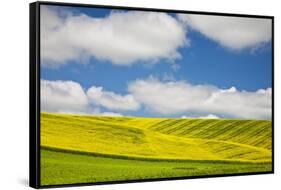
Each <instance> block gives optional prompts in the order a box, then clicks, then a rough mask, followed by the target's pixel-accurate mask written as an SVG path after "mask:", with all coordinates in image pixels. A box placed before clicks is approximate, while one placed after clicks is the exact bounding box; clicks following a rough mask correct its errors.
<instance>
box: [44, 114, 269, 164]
mask: <svg viewBox="0 0 281 190" xmlns="http://www.w3.org/2000/svg"><path fill="white" fill-rule="evenodd" d="M271 125H272V124H271V121H267V120H233V119H165V118H133V117H104V116H102V117H101V116H82V115H69V114H51V113H41V146H42V147H45V148H49V149H58V150H67V151H77V152H84V153H93V154H95V155H104V156H109V157H124V158H125V157H126V158H134V159H163V160H170V159H172V160H216V161H220V160H221V161H238V162H271Z"/></svg>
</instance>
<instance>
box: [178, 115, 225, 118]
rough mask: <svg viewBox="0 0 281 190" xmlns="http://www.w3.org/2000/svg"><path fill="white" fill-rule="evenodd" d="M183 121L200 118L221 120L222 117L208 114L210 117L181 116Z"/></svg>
mask: <svg viewBox="0 0 281 190" xmlns="http://www.w3.org/2000/svg"><path fill="white" fill-rule="evenodd" d="M181 118H182V119H186V118H200V119H219V118H220V117H219V116H217V115H214V114H208V115H204V116H197V117H194V116H185V115H183V116H181Z"/></svg>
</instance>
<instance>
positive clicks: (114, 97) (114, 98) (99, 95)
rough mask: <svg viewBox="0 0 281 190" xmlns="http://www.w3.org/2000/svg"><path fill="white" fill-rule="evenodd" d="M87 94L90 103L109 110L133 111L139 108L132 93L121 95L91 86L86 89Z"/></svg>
mask: <svg viewBox="0 0 281 190" xmlns="http://www.w3.org/2000/svg"><path fill="white" fill-rule="evenodd" d="M87 96H88V98H89V101H90V102H91V103H92V104H94V105H97V106H102V107H105V108H107V109H109V110H117V111H129V110H131V111H132V110H133V111H135V110H138V109H139V108H140V105H139V103H138V102H137V101H136V100H135V98H134V97H133V96H132V95H130V94H127V95H124V96H122V95H119V94H116V93H114V92H110V91H105V90H103V88H102V87H95V86H92V87H91V88H90V89H89V90H88V91H87Z"/></svg>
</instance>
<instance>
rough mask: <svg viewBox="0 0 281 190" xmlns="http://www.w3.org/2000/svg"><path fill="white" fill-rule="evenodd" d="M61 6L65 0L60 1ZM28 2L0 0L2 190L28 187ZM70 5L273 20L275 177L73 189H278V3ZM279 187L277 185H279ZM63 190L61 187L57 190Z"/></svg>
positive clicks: (162, 0)
mask: <svg viewBox="0 0 281 190" xmlns="http://www.w3.org/2000/svg"><path fill="white" fill-rule="evenodd" d="M61 1H62V2H64V1H63V0H61ZM29 2H32V1H30V0H28V1H23V0H6V1H1V6H0V7H1V8H0V9H1V11H0V21H1V22H0V121H1V122H0V189H3V190H9V189H13V190H17V189H28V188H29V187H28V105H29V102H28V96H29V95H28V93H29V92H28V77H29V71H28V52H29V49H28V48H29V46H28V43H29V37H28V30H29V28H28V27H29V22H28V6H29V5H28V3H29ZM68 2H76V3H89V4H104V5H107V4H108V5H110V4H114V5H120V6H122V5H123V6H139V7H153V8H163V9H165V8H166V9H184V10H192V11H213V12H228V13H243V14H261V15H263V14H264V15H273V16H275V75H276V77H275V83H276V84H277V85H275V97H276V99H275V105H276V109H275V118H276V120H275V122H276V123H275V147H277V148H276V149H275V155H276V157H275V160H276V162H275V174H274V175H272V174H269V175H256V176H242V177H224V178H209V179H192V180H178V181H166V182H150V183H148V182H147V183H133V184H121V185H103V186H90V187H79V188H71V189H85V190H86V189H96V190H118V189H122V190H141V189H146V190H148V189H155V190H157V189H161V190H171V189H173V190H178V189H179V190H180V189H190V190H197V189H208V190H211V189H216V190H220V189H223V190H225V189H228V190H231V189H235V190H237V189H254V190H258V189H263V190H264V189H278V185H279V186H280V185H281V182H280V181H281V174H280V164H279V160H280V151H278V148H279V147H280V143H281V141H280V138H279V137H281V133H280V131H281V130H280V128H281V125H280V124H281V117H279V116H280V112H281V106H280V104H278V103H279V102H280V97H281V91H280V88H279V86H280V80H281V76H280V75H279V73H280V72H281V66H280V54H279V52H280V48H281V47H280V46H281V42H280V35H281V20H280V19H281V12H280V7H281V6H280V5H278V2H279V1H277V0H263V1H259V0H255V1H245V0H231V1H225V0H211V1H208V0H172V1H171V0H138V1H137V0H134V1H133V0H104V1H98V0H80V1H79V0H68ZM279 188H280V187H279ZM61 189H64V188H61Z"/></svg>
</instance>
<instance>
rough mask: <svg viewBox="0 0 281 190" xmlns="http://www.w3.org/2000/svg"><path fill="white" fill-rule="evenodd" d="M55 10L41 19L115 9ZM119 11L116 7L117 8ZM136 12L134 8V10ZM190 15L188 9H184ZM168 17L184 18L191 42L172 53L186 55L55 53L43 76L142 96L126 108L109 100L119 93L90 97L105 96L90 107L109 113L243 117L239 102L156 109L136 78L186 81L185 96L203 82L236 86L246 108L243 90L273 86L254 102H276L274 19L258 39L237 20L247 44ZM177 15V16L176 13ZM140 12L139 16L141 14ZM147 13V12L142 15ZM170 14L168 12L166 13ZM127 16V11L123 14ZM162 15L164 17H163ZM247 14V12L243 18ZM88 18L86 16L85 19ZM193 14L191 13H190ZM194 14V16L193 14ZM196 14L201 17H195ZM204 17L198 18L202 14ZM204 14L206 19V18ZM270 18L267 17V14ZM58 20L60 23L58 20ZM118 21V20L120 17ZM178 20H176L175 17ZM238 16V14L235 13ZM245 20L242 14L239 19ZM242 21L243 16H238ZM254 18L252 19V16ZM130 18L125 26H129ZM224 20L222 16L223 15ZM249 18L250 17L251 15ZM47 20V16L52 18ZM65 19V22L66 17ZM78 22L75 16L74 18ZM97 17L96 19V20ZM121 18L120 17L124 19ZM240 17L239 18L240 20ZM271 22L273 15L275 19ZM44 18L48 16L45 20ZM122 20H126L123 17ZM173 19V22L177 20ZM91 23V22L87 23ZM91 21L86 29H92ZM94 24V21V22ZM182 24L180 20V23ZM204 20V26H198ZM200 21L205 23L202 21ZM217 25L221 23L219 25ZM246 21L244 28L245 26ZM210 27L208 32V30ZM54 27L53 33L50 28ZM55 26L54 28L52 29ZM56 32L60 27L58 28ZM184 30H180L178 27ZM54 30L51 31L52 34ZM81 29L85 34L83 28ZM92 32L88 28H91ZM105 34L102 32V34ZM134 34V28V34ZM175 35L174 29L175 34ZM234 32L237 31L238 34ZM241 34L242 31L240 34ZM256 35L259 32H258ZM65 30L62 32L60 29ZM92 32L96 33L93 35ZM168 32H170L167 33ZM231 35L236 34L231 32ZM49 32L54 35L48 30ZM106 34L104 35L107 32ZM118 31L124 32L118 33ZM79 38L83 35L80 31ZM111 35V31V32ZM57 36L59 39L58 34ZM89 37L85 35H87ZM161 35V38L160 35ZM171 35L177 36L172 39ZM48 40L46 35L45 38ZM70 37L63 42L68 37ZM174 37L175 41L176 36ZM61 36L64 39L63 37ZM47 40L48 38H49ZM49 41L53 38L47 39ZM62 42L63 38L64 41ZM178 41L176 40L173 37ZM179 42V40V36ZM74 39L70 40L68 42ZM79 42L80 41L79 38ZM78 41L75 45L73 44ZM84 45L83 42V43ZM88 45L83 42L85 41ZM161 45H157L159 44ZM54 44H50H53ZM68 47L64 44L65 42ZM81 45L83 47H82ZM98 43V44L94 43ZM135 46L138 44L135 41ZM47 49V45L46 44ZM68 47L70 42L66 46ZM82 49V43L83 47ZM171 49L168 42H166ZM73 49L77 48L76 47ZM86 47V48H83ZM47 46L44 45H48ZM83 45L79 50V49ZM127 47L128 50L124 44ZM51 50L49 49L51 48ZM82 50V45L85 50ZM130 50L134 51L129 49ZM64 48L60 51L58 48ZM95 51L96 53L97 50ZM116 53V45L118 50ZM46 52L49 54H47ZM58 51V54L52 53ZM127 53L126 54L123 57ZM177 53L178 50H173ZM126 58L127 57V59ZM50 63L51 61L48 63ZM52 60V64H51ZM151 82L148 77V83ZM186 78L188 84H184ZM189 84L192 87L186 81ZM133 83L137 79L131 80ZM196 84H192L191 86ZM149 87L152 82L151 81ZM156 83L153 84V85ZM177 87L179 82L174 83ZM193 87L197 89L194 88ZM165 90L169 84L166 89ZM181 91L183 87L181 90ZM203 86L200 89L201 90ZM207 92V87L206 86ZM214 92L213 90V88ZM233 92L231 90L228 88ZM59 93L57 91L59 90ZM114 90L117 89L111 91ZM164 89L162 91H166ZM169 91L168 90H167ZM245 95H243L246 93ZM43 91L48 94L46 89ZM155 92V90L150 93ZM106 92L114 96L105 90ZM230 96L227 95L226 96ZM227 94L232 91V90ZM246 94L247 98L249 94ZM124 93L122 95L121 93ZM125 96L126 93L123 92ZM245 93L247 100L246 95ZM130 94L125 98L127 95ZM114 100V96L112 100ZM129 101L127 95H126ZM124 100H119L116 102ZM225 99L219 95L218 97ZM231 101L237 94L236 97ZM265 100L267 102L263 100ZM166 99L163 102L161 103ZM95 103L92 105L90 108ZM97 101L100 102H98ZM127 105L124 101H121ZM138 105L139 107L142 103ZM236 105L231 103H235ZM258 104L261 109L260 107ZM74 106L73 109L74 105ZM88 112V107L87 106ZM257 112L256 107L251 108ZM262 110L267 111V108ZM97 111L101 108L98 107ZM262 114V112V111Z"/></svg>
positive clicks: (217, 89) (262, 115)
mask: <svg viewBox="0 0 281 190" xmlns="http://www.w3.org/2000/svg"><path fill="white" fill-rule="evenodd" d="M48 10H49V12H47V13H46V15H47V16H46V17H43V18H42V16H41V19H44V18H45V19H46V20H47V19H50V20H51V18H52V19H54V18H53V17H54V16H53V17H52V16H50V15H48V14H54V15H55V16H56V17H57V18H55V19H57V20H58V19H61V20H63V21H65V20H67V19H69V20H70V19H73V18H75V17H79V16H81V15H84V16H85V15H87V16H85V17H86V18H87V19H88V20H90V19H91V18H100V19H104V18H107V17H108V15H109V14H110V13H111V12H112V11H113V10H111V9H95V8H73V7H72V8H69V7H60V8H57V7H48ZM113 12H114V11H113ZM115 12H116V11H115ZM129 12H130V11H129ZM117 14H119V15H121V14H125V12H120V11H117ZM184 16H185V15H184ZM168 17H169V18H168V19H172V20H174V21H175V22H177V23H176V24H181V25H183V26H180V30H184V31H185V33H184V37H183V38H185V39H186V40H187V42H185V43H183V44H180V43H179V42H177V43H178V44H179V45H178V46H176V47H174V49H173V50H171V54H175V52H176V54H177V55H178V54H179V55H180V56H177V57H176V58H169V57H167V56H166V54H165V55H164V54H159V55H156V56H155V57H148V58H147V57H145V58H142V57H137V58H133V59H132V58H131V57H132V56H131V55H130V56H128V57H130V59H132V60H128V59H125V60H121V61H115V57H114V58H111V57H110V56H108V57H109V58H108V57H106V56H105V58H101V57H99V55H97V54H96V53H95V52H92V51H95V50H92V49H91V51H90V50H89V52H87V53H85V54H87V56H86V61H85V60H83V59H84V58H82V59H81V57H76V58H72V57H71V56H70V57H71V58H61V56H60V55H58V57H59V58H60V60H55V59H52V58H49V59H48V58H42V59H41V65H42V66H41V79H42V80H45V81H54V82H55V81H73V82H75V83H78V84H79V85H80V86H81V88H82V89H83V90H84V91H85V94H86V96H87V90H88V89H90V88H91V87H93V86H94V87H95V88H98V87H102V89H103V91H106V92H112V93H114V95H116V94H117V95H119V96H120V97H121V99H122V97H124V96H126V95H130V96H131V95H132V97H133V98H134V100H136V102H137V104H138V106H135V107H134V106H133V108H131V107H130V106H129V108H128V109H127V110H126V109H125V108H120V109H118V108H114V109H111V108H112V107H111V106H109V105H108V104H109V103H112V104H115V102H112V101H115V100H116V98H115V97H109V99H110V100H108V99H105V100H102V99H97V98H96V97H95V98H94V99H93V98H90V100H89V101H91V100H94V101H99V100H100V101H101V102H94V103H89V105H90V106H87V107H88V108H87V110H89V109H90V110H98V111H97V112H98V113H103V112H108V113H118V114H122V115H133V116H143V117H181V116H187V117H205V116H206V117H207V116H214V117H243V115H239V114H238V115H237V114H235V113H234V114H233V112H234V111H235V110H236V111H237V108H233V109H234V111H233V112H231V111H228V110H226V111H225V112H224V110H223V109H222V108H217V109H213V110H212V109H210V108H209V107H208V106H202V108H200V109H197V108H193V107H194V106H193V105H187V106H186V107H181V106H179V107H180V108H179V109H176V108H175V109H174V108H171V111H167V112H165V111H163V112H162V111H161V110H158V109H154V108H153V105H151V104H149V101H146V98H144V97H142V96H141V95H140V92H139V90H130V89H135V88H134V87H131V88H130V87H129V86H130V84H132V83H134V82H135V83H136V81H137V80H138V81H144V82H147V83H148V82H150V84H151V83H152V84H154V85H158V86H159V85H160V87H162V86H163V87H165V86H168V87H171V88H173V89H176V90H177V89H179V90H180V87H183V89H185V90H186V91H184V94H183V97H184V96H185V93H186V94H187V96H189V94H190V93H191V94H192V93H193V92H194V91H196V90H197V89H198V88H199V86H200V85H201V86H203V87H204V88H205V87H206V89H209V87H210V86H211V87H212V88H214V89H211V88H210V89H211V90H210V94H211V95H210V96H212V94H214V93H216V92H221V91H223V90H227V89H230V88H231V87H235V92H233V96H232V95H231V96H230V97H233V98H234V99H235V101H238V103H241V106H240V107H241V109H243V106H245V107H249V106H248V105H244V104H245V102H247V100H246V99H245V98H246V96H247V98H249V97H248V95H245V96H244V94H245V93H243V92H245V91H246V92H248V93H249V94H250V95H251V97H254V98H253V99H255V97H256V96H255V93H256V92H257V91H259V90H261V89H262V90H266V89H269V91H270V96H269V95H268V94H267V95H265V97H260V95H257V99H258V100H257V101H258V102H257V103H256V104H255V105H250V106H253V108H252V109H253V110H254V109H255V107H254V106H256V105H257V106H259V105H262V106H264V105H266V108H268V107H270V108H271V102H270V100H271V87H272V80H271V78H272V66H271V63H272V49H271V39H269V38H270V37H267V36H271V33H270V32H269V31H270V30H271V28H269V27H268V25H264V27H268V29H267V30H263V31H261V34H258V33H257V34H256V36H257V37H256V39H252V38H251V36H249V37H248V36H247V34H248V33H249V31H248V30H250V32H251V28H249V29H248V28H245V29H244V28H243V26H242V27H241V26H237V27H236V29H237V28H238V29H237V30H239V29H240V30H241V35H242V36H241V37H239V36H233V38H237V39H238V41H239V40H240V39H244V38H245V41H247V40H248V39H247V37H248V38H249V40H248V41H247V42H245V43H244V42H243V41H242V42H241V44H242V45H240V44H238V45H237V43H236V42H235V41H234V42H233V41H231V40H232V38H231V39H230V40H228V39H227V38H223V37H220V36H217V35H216V34H214V33H213V31H212V30H211V29H210V32H209V33H208V30H207V29H208V28H206V29H204V27H203V28H202V27H201V26H202V25H204V24H205V23H204V22H203V23H200V21H198V22H199V23H198V24H197V23H195V22H190V21H189V22H190V23H189V22H185V20H184V19H180V17H178V16H177V15H176V14H169V15H168ZM170 17H171V18H170ZM137 18H138V17H137ZM140 18H141V17H140ZM163 18H164V19H166V17H163ZM122 19H123V17H122ZM158 19H159V18H158ZM239 19H243V18H239ZM84 20H85V19H82V21H84ZM187 20H188V19H187ZM189 20H190V18H189ZM194 20H195V19H194ZM197 20H198V19H197ZM202 20H203V19H202ZM264 20H266V19H264ZM51 21H53V23H55V22H56V21H54V20H51ZM114 21H115V20H114ZM125 21H126V22H130V21H129V20H125ZM174 21H173V22H174ZM234 21H235V19H234ZM238 21H240V20H238ZM238 21H237V22H238ZM252 21H253V23H255V22H256V23H257V24H256V25H257V28H258V29H259V28H260V27H263V25H262V24H263V23H262V24H260V22H258V21H255V19H253V20H252ZM252 21H251V20H249V22H252ZM126 22H124V23H125V25H124V27H126ZM218 22H222V21H220V20H219V21H218ZM223 22H226V24H224V23H222V26H219V27H218V30H222V31H223V30H224V25H225V26H226V27H227V26H228V25H227V17H225V18H224V20H223ZM247 22H248V20H247ZM46 23H47V21H46ZM61 23H63V22H61ZM70 23H74V22H70ZM93 23H95V21H93ZM118 23H119V22H118ZM234 23H235V22H234ZM269 23H270V20H269ZM43 24H44V20H43ZM121 24H122V22H121ZM172 24H173V23H172ZM87 26H88V25H87ZM87 26H86V29H87ZM89 26H91V25H89ZM177 26H178V25H177ZM197 26H198V27H197ZM199 26H200V27H199ZM214 27H216V26H214ZM239 27H240V28H239ZM89 30H91V27H89ZM206 31H207V32H206ZM244 31H245V36H243V32H244ZM48 32H49V33H48ZM52 32H53V31H52ZM144 32H146V33H147V34H149V32H150V31H149V29H147V30H146V31H144ZM227 32H228V31H225V32H224V31H223V34H225V33H227ZM55 34H56V33H55ZM91 34H92V35H95V33H91ZM177 34H178V33H177ZM47 35H50V36H51V33H50V31H47V32H46V36H47ZM76 35H78V36H79V35H83V34H79V33H77V34H76ZM85 35H86V34H85ZM99 35H100V34H99ZM132 35H133V34H132ZM171 35H172V34H171ZM233 35H234V34H233ZM235 35H236V34H235ZM253 35H254V34H253ZM58 36H59V35H58ZM90 36H91V35H90ZM163 36H165V34H163ZM226 36H231V34H229V35H226ZM47 37H48V36H47ZM101 37H103V36H102V35H101ZM117 37H118V35H117ZM77 38H78V40H80V39H79V37H77ZM105 39H106V37H105ZM56 40H57V39H56ZM81 40H84V39H81ZM160 40H161V39H160ZM169 40H170V41H171V40H173V39H169ZM42 41H43V40H42ZM65 41H66V40H64V41H63V42H65ZM170 41H169V42H170ZM63 42H61V43H63ZM43 43H44V41H43ZM46 43H47V42H46ZM58 43H60V42H59V41H58ZM112 43H114V41H113V42H112ZM172 43H173V42H172ZM175 43H176V42H175ZM67 44H70V43H67ZM75 45H76V44H75ZM111 45H114V44H111V42H108V46H109V47H110V46H111ZM73 46H74V45H73ZM77 46H79V45H77ZM81 46H82V45H81ZM156 47H157V46H156ZM48 48H49V47H48ZM62 48H63V47H62ZM79 48H80V47H79ZM86 48H88V46H87V47H81V49H82V50H83V51H87V50H86ZM94 48H95V49H96V46H94ZM131 48H134V46H133V45H132V47H131ZM41 49H42V48H41ZM64 49H65V48H64ZM77 49H78V47H77ZM166 49H167V48H166ZM71 50H72V49H71ZM82 50H81V51H82ZM42 51H45V50H44V47H43V50H42ZM77 51H78V50H77ZM124 51H125V50H124ZM46 52H47V51H46ZM79 52H80V50H79ZM128 52H130V51H128ZM58 53H59V52H58ZM91 53H92V54H91ZM110 53H112V52H111V51H110V52H108V54H110ZM113 53H114V51H113ZM121 53H122V56H123V57H124V55H125V56H126V52H121ZM44 55H45V54H44ZM51 55H53V54H51ZM102 55H103V56H104V55H107V52H106V51H105V52H102ZM123 57H122V59H123ZM171 57H172V56H171ZM122 61H123V62H124V63H123V62H122ZM45 63H46V64H45ZM50 63H51V64H50ZM145 84H146V83H145ZM180 84H182V85H180ZM184 85H186V88H185V86H184ZM131 86H132V85H131ZM150 86H151V85H148V84H147V87H148V88H149V87H150ZM188 86H189V87H190V86H191V87H190V88H189V87H188ZM145 87H146V86H145ZM152 87H153V86H152ZM174 87H175V88H174ZM188 90H190V91H191V92H190V93H189V91H188ZM164 91H165V90H164ZM180 91H181V90H180ZM196 92H197V91H196ZM204 92H205V91H204ZM208 92H209V91H208ZM227 93H230V91H229V92H227ZM53 94H55V93H53ZM111 95H112V94H111ZM160 95H161V93H160ZM163 95H165V94H163ZM240 95H241V98H240ZM41 96H42V94H41ZM148 96H149V93H148ZM150 96H153V97H154V94H151V95H150ZM105 97H108V96H107V95H106V94H105ZM224 97H225V96H222V98H224ZM227 97H229V96H228V95H227ZM244 97H245V98H244ZM51 98H52V97H47V98H46V99H47V101H49V102H47V103H46V104H48V103H49V104H52V103H51V101H52V100H51ZM176 98H180V97H178V96H177V95H175V99H176ZM117 99H118V98H117ZM119 99H120V98H119ZM170 99H173V96H171V97H170V96H168V97H167V101H170ZM244 99H245V100H244ZM125 100H126V98H124V101H125ZM108 101H111V102H109V103H108ZM122 101H123V99H122ZM122 101H121V102H116V105H117V104H119V103H122ZM189 101H190V99H187V100H184V101H183V103H186V104H189V103H188V102H189ZM198 101H199V102H198V103H199V104H201V101H202V100H198ZM218 101H219V100H218ZM230 101H231V99H230ZM259 101H262V102H259ZM103 102H105V103H103ZM159 105H160V106H159ZM155 106H158V107H161V106H162V105H161V102H160V103H159V104H156V105H155ZM89 107H92V108H89ZM93 107H95V108H93ZM121 107H122V106H121ZM136 107H137V108H136ZM96 108H97V109H96ZM165 108H167V110H168V109H169V105H163V109H165ZM230 109H231V108H230ZM257 109H261V108H260V107H258V108H257ZM46 110H47V111H52V108H49V109H46ZM54 110H55V111H58V109H54ZM253 110H250V111H247V113H246V114H245V118H267V119H268V118H270V117H271V112H270V113H267V112H269V111H268V110H269V109H266V110H261V111H260V112H259V113H255V112H254V111H253ZM69 112H71V111H69ZM87 112H88V111H87ZM249 112H251V113H249ZM261 112H262V113H261ZM93 113H95V112H93ZM255 115H256V116H257V117H256V116H255Z"/></svg>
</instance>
